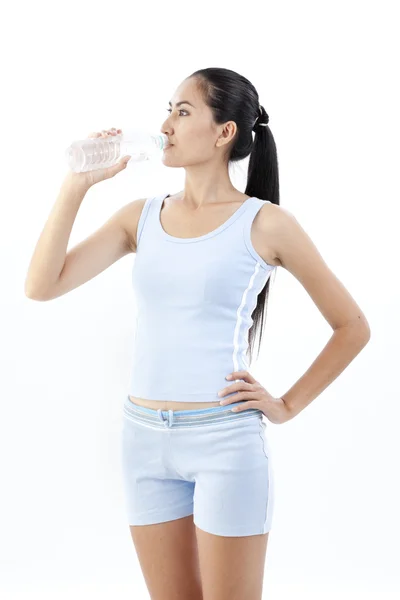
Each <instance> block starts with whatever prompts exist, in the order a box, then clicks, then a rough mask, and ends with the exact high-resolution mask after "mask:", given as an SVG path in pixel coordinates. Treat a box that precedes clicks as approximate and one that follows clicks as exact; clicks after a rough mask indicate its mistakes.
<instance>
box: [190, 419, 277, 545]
mask: <svg viewBox="0 0 400 600" xmlns="http://www.w3.org/2000/svg"><path fill="white" fill-rule="evenodd" d="M265 428H266V425H265V424H264V423H263V421H262V420H261V419H259V418H250V419H247V420H243V421H242V422H239V421H237V422H236V423H224V424H222V425H221V426H218V427H216V428H215V429H214V428H211V429H210V430H209V431H207V428H205V427H204V428H202V429H201V432H200V429H199V430H198V431H197V432H196V436H195V437H194V439H193V447H194V449H195V451H193V449H192V450H191V454H190V458H191V459H192V467H193V469H194V473H195V478H196V487H195V492H194V523H195V525H196V526H197V527H199V528H200V529H202V530H203V531H205V532H206V533H211V534H214V535H220V536H226V537H240V536H252V535H262V534H265V533H268V532H269V530H270V529H271V524H272V515H273V505H274V476H273V468H272V461H271V451H270V448H269V444H268V443H267V438H266V435H265Z"/></svg>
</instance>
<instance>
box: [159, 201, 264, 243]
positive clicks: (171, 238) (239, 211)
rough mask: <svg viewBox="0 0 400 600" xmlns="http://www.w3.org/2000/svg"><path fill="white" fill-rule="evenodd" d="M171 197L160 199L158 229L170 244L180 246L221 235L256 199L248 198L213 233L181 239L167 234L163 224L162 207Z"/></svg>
mask: <svg viewBox="0 0 400 600" xmlns="http://www.w3.org/2000/svg"><path fill="white" fill-rule="evenodd" d="M170 195H171V194H165V195H163V196H161V197H160V201H159V203H158V207H157V224H158V229H159V231H160V232H161V235H162V236H163V237H165V238H166V239H167V240H169V241H170V242H176V243H178V244H185V243H190V242H201V241H202V240H207V239H208V238H210V237H213V236H214V235H217V234H218V233H220V232H221V231H223V230H224V229H226V228H227V227H229V225H231V223H233V221H235V220H236V219H237V218H238V217H240V215H241V214H242V212H243V211H244V210H245V209H246V208H247V206H248V205H249V204H250V200H254V199H255V196H250V198H247V200H245V201H244V202H242V204H241V205H240V206H239V208H238V209H237V210H235V212H234V213H233V214H232V215H231V216H230V217H229V218H228V220H227V221H225V222H224V223H222V225H220V226H219V227H217V228H216V229H213V231H209V232H208V233H205V234H204V235H200V236H197V237H190V238H181V237H176V236H174V235H170V234H169V233H167V232H166V231H165V229H164V228H163V226H162V224H161V207H162V205H163V202H164V200H165V199H166V198H168V196H170Z"/></svg>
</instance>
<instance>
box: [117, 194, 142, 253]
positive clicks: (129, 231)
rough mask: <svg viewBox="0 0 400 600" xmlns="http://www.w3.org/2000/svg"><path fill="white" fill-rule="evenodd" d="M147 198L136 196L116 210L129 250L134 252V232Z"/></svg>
mask: <svg viewBox="0 0 400 600" xmlns="http://www.w3.org/2000/svg"><path fill="white" fill-rule="evenodd" d="M147 200H148V198H138V199H137V200H132V201H131V202H128V203H127V204H125V205H124V206H122V208H120V210H119V211H118V214H119V218H120V222H121V225H122V227H123V228H124V230H125V233H126V237H127V242H128V246H129V249H130V251H131V252H136V233H137V228H138V224H139V219H140V215H141V214H142V211H143V208H144V205H145V204H146V201H147Z"/></svg>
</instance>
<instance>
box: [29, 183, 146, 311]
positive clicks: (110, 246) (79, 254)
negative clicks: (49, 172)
mask: <svg viewBox="0 0 400 600" xmlns="http://www.w3.org/2000/svg"><path fill="white" fill-rule="evenodd" d="M87 190H88V187H83V186H79V185H78V186H77V185H75V184H72V183H71V182H70V181H69V180H66V181H64V182H63V185H62V186H61V189H60V193H59V195H58V198H57V200H56V203H55V205H54V207H53V209H52V211H51V213H50V216H49V218H48V219H47V222H46V224H45V227H44V229H43V231H42V233H41V235H40V237H39V240H38V242H37V245H36V248H35V251H34V254H33V256H32V259H31V262H30V265H29V270H28V274H27V277H26V281H25V294H26V295H27V296H28V297H29V298H31V299H33V300H41V301H46V300H52V299H53V298H57V297H58V296H62V295H63V294H66V293H67V292H69V291H71V290H73V289H75V288H77V287H78V286H80V285H82V284H83V283H85V282H86V281H89V280H90V279H92V278H93V277H95V276H96V275H98V274H99V273H101V272H102V271H104V270H105V269H107V268H108V267H109V266H110V265H112V264H113V263H115V262H116V261H117V260H119V259H120V258H122V257H123V256H125V255H126V254H129V253H130V252H134V251H135V242H134V240H133V239H132V238H131V235H130V233H129V232H130V231H135V230H136V228H135V223H136V227H137V222H138V219H139V216H140V213H141V208H142V207H143V204H144V200H135V201H133V202H130V203H129V204H127V205H125V206H123V207H122V208H120V209H119V210H117V211H116V212H115V213H114V214H113V215H112V216H111V217H110V219H108V220H107V221H106V223H104V225H102V227H100V228H99V229H98V230H97V231H95V232H94V233H92V234H91V235H90V236H89V237H87V238H86V239H85V240H83V241H82V242H80V243H79V244H77V245H76V246H75V247H74V248H72V249H71V250H70V251H69V252H68V254H67V247H68V241H69V238H70V235H71V230H72V226H73V224H74V221H75V218H76V215H77V213H78V210H79V207H80V205H81V202H82V200H83V198H84V197H85V195H86V192H87Z"/></svg>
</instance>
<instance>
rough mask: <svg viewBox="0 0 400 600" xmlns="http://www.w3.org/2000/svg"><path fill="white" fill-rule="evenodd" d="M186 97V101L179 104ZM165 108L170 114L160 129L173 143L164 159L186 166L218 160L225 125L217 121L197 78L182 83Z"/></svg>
mask: <svg viewBox="0 0 400 600" xmlns="http://www.w3.org/2000/svg"><path fill="white" fill-rule="evenodd" d="M183 101H186V102H187V103H186V102H185V103H184V104H180V102H183ZM188 103H189V104H188ZM166 109H168V112H169V116H168V118H167V119H166V120H165V121H164V123H163V124H162V127H161V129H160V131H161V132H162V133H165V135H166V136H167V137H168V139H169V141H170V143H171V144H172V146H171V147H170V148H169V149H168V150H165V151H164V152H163V158H162V161H163V163H164V164H165V165H166V166H170V167H186V166H190V165H198V164H199V163H204V162H209V161H211V160H215V158H216V155H217V151H218V150H219V146H222V144H221V143H219V144H217V140H218V139H219V137H220V135H221V132H222V131H223V130H224V129H225V127H226V126H224V125H216V124H215V123H214V121H213V118H212V113H211V109H210V108H209V107H208V106H207V105H206V104H205V103H204V101H203V99H202V97H201V94H200V92H199V91H198V89H197V86H196V83H195V79H194V78H192V79H186V80H184V81H183V82H182V83H181V85H180V86H179V87H178V88H177V90H176V92H175V94H174V96H173V98H172V99H171V104H170V105H169V108H168V107H166ZM229 123H233V122H232V121H230V122H229ZM217 146H218V147H217ZM225 150H226V148H225Z"/></svg>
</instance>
